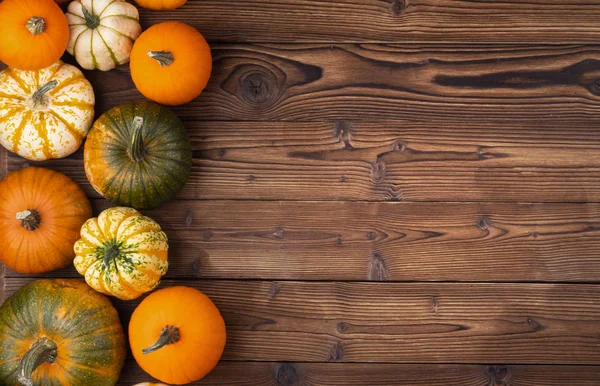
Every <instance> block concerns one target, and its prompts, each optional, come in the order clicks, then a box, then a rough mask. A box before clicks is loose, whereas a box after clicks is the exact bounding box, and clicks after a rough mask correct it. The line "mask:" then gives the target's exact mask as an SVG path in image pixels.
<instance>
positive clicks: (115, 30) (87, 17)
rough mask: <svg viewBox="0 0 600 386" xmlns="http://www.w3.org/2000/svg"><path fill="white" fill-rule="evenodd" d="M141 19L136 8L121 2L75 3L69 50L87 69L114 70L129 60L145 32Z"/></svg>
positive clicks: (71, 6) (83, 0)
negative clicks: (135, 42)
mask: <svg viewBox="0 0 600 386" xmlns="http://www.w3.org/2000/svg"><path fill="white" fill-rule="evenodd" d="M84 10H85V11H84ZM139 18H140V17H139V13H138V10H137V8H136V7H135V6H134V5H132V4H129V3H127V2H125V1H122V0H95V1H94V0H75V1H72V2H71V3H70V4H69V9H68V11H67V19H68V20H69V30H70V36H69V44H68V45H67V51H68V52H69V53H70V54H71V55H73V56H74V57H75V59H76V60H77V63H79V65H80V66H81V67H83V68H85V69H86V70H102V71H108V70H112V69H113V68H115V67H116V66H118V65H119V64H123V63H127V62H128V61H129V54H130V53H131V47H133V42H134V40H135V39H137V37H138V36H140V34H141V33H142V27H141V26H140V22H139Z"/></svg>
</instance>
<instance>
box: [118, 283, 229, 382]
mask: <svg viewBox="0 0 600 386" xmlns="http://www.w3.org/2000/svg"><path fill="white" fill-rule="evenodd" d="M225 340H226V331H225V322H224V321H223V317H222V316H221V314H220V313H219V310H218V309H217V307H216V306H215V305H214V303H213V302H212V301H211V300H210V299H209V298H208V297H207V296H206V295H204V294H203V293H202V292H200V291H198V290H196V289H194V288H190V287H183V286H176V287H168V288H165V289H162V290H159V291H156V292H154V293H152V294H151V295H149V296H148V297H147V298H146V299H144V300H143V301H142V302H141V303H140V305H139V306H138V307H137V308H136V309H135V311H134V312H133V315H132V316H131V321H130V322H129V344H130V345H131V351H132V352H133V356H134V358H135V360H136V361H137V363H138V364H139V365H140V367H141V368H142V369H143V370H144V371H146V372H147V373H148V374H150V375H151V376H153V377H154V378H156V379H158V380H160V381H162V382H166V383H170V384H176V385H182V384H186V383H190V382H194V381H197V380H199V379H201V378H203V377H204V376H205V375H206V374H208V373H209V372H210V371H211V370H212V369H213V368H214V367H215V366H216V365H217V363H218V362H219V359H220V358H221V355H222V354H223V349H224V348H225Z"/></svg>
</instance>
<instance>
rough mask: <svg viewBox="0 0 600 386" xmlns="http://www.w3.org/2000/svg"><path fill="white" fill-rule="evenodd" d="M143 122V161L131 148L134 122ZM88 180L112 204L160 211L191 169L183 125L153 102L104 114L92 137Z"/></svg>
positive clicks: (87, 151)
mask: <svg viewBox="0 0 600 386" xmlns="http://www.w3.org/2000/svg"><path fill="white" fill-rule="evenodd" d="M136 117H141V118H143V124H142V126H141V130H142V144H143V159H141V160H140V161H135V160H134V159H133V158H132V155H131V152H130V147H131V143H132V141H133V137H134V119H135V118H136ZM84 167H85V174H86V176H87V178H88V180H89V181H90V183H91V184H92V186H93V187H94V189H96V191H97V192H98V193H100V194H101V195H102V196H103V197H105V198H107V199H108V200H110V201H112V202H114V203H116V204H118V205H123V206H129V207H133V208H136V209H148V208H156V207H158V206H160V205H161V204H162V203H164V202H166V201H168V200H170V199H171V198H173V197H175V195H176V194H177V193H179V191H181V189H182V188H183V186H184V185H185V182H186V181H187V178H188V176H189V174H190V170H191V167H192V149H191V144H190V140H189V137H188V135H187V133H186V131H185V129H184V127H183V124H182V123H181V121H180V120H179V118H177V116H176V115H175V114H173V113H172V112H171V111H170V110H169V109H167V108H165V107H163V106H160V105H158V104H156V103H153V102H147V101H145V102H133V103H127V104H124V105H120V106H117V107H115V108H113V109H111V110H109V111H108V112H106V113H104V114H103V115H102V116H101V117H100V118H99V119H98V120H97V121H96V122H95V123H94V125H93V127H92V129H91V130H90V132H89V134H88V139H87V141H86V143H85V150H84Z"/></svg>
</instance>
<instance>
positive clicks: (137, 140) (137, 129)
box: [128, 117, 144, 162]
mask: <svg viewBox="0 0 600 386" xmlns="http://www.w3.org/2000/svg"><path fill="white" fill-rule="evenodd" d="M143 124H144V118H142V117H135V118H133V136H132V138H131V145H130V146H129V152H128V153H129V157H130V158H131V159H132V160H134V161H135V162H140V161H141V160H143V159H144V142H143V141H142V125H143Z"/></svg>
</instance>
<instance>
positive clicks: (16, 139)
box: [11, 110, 33, 153]
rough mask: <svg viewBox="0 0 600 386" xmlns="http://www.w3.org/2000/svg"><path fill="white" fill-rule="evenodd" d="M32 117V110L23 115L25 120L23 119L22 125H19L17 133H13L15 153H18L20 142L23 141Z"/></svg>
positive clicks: (13, 149)
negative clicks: (25, 130) (24, 132)
mask: <svg viewBox="0 0 600 386" xmlns="http://www.w3.org/2000/svg"><path fill="white" fill-rule="evenodd" d="M32 115H33V112H32V111H31V110H28V111H26V112H25V114H24V115H23V118H22V119H21V123H19V126H17V128H16V130H15V132H14V133H13V136H12V138H11V140H12V151H13V153H17V151H18V150H19V141H21V136H22V135H23V130H24V129H25V125H27V122H29V120H30V119H31V116H32Z"/></svg>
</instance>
